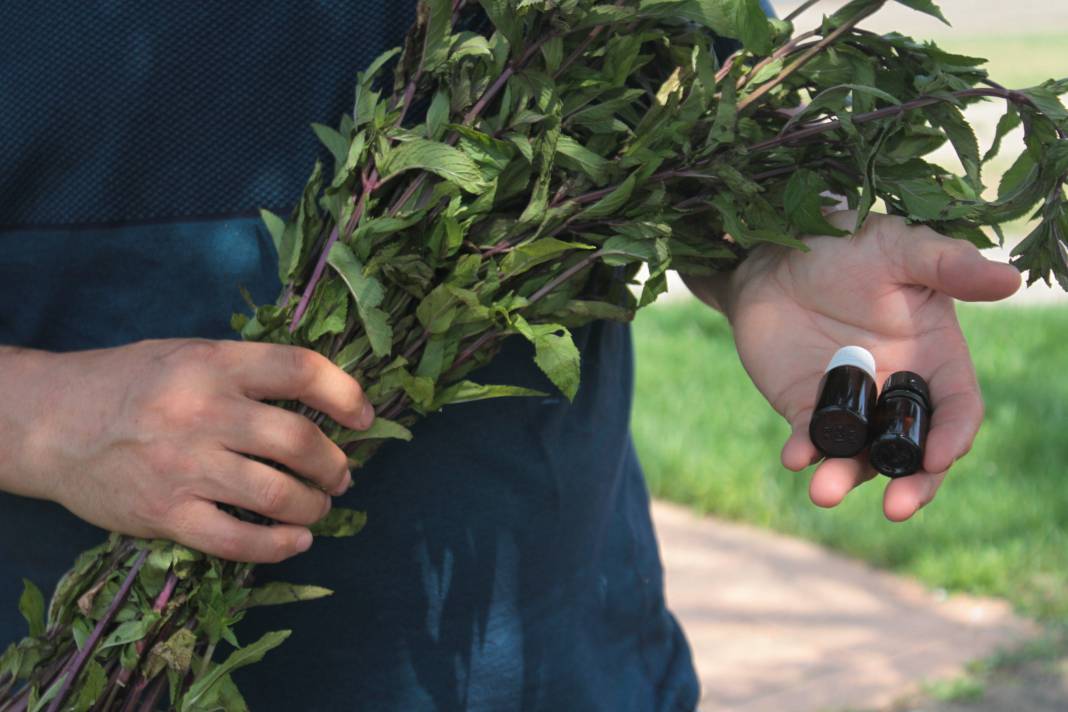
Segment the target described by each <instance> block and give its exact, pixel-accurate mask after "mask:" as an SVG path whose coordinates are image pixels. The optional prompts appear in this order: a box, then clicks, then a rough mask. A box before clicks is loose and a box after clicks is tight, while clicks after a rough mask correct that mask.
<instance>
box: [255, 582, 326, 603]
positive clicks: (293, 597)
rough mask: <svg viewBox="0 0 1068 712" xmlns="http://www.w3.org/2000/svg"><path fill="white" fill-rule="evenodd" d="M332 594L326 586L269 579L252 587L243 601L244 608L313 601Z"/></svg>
mask: <svg viewBox="0 0 1068 712" xmlns="http://www.w3.org/2000/svg"><path fill="white" fill-rule="evenodd" d="M333 595H334V592H333V591H331V590H330V589H328V588H323V587H322V586H307V585H298V584H295V583H284V582H282V581H271V582H270V583H267V584H264V585H262V586H258V587H257V588H254V589H252V593H251V594H249V597H248V601H247V602H246V603H245V608H256V607H257V606H278V605H282V604H285V603H296V602H298V601H314V600H315V599H317V598H326V597H327V596H333Z"/></svg>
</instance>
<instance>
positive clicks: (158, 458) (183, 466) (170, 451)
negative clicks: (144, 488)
mask: <svg viewBox="0 0 1068 712" xmlns="http://www.w3.org/2000/svg"><path fill="white" fill-rule="evenodd" d="M141 460H142V462H143V463H144V466H145V468H146V469H147V470H148V474H149V475H150V476H151V477H152V478H153V479H169V478H171V477H174V476H175V475H176V474H182V473H186V472H188V471H189V470H190V469H191V466H190V462H189V457H188V455H186V454H185V451H184V450H183V449H182V448H180V447H178V446H177V445H175V444H174V443H172V442H168V441H162V442H154V443H151V444H149V445H147V446H145V447H143V448H141Z"/></svg>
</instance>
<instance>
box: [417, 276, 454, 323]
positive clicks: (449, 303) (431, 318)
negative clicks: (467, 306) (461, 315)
mask: <svg viewBox="0 0 1068 712" xmlns="http://www.w3.org/2000/svg"><path fill="white" fill-rule="evenodd" d="M459 306H460V302H459V300H457V298H456V296H455V295H454V294H453V293H452V291H450V289H449V286H448V285H445V284H439V285H438V286H437V287H435V288H434V289H433V290H431V292H430V294H428V295H426V297H424V298H423V300H422V301H421V302H419V306H418V307H416V310H415V315H416V318H417V319H419V323H420V324H422V325H423V328H424V329H426V330H427V331H429V332H430V333H431V334H443V333H445V332H446V331H448V330H449V327H450V326H452V322H453V321H454V320H455V319H456V313H457V311H459Z"/></svg>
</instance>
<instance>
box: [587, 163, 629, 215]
mask: <svg viewBox="0 0 1068 712" xmlns="http://www.w3.org/2000/svg"><path fill="white" fill-rule="evenodd" d="M637 177H638V176H637V174H636V173H631V174H630V175H629V176H627V179H626V180H625V181H623V182H622V183H620V184H619V185H618V186H617V187H616V189H615V190H613V191H612V192H611V193H609V194H608V195H606V196H605V197H603V198H601V199H600V200H598V201H597V202H596V203H594V204H593V205H591V206H590V207H588V208H586V209H585V210H583V211H582V212H581V213H579V214H578V215H577V216H576V219H584V220H593V219H594V218H603V217H608V216H610V215H615V214H616V213H617V212H619V211H620V210H621V209H622V208H623V206H624V205H626V204H627V201H628V200H630V196H631V195H633V194H634V186H635V185H636V184H637Z"/></svg>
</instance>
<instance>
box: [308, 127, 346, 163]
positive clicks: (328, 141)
mask: <svg viewBox="0 0 1068 712" xmlns="http://www.w3.org/2000/svg"><path fill="white" fill-rule="evenodd" d="M311 127H312V131H314V132H315V135H316V136H318V137H319V140H320V141H322V143H323V145H324V146H326V148H327V150H328V151H330V153H331V154H332V155H333V156H334V161H335V164H334V165H336V166H343V165H345V160H346V159H347V158H348V155H349V142H348V141H347V140H346V139H345V137H344V136H342V135H341V134H339V133H338V132H337V131H336V130H335V129H333V128H331V127H329V126H326V125H325V124H312V125H311Z"/></svg>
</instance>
